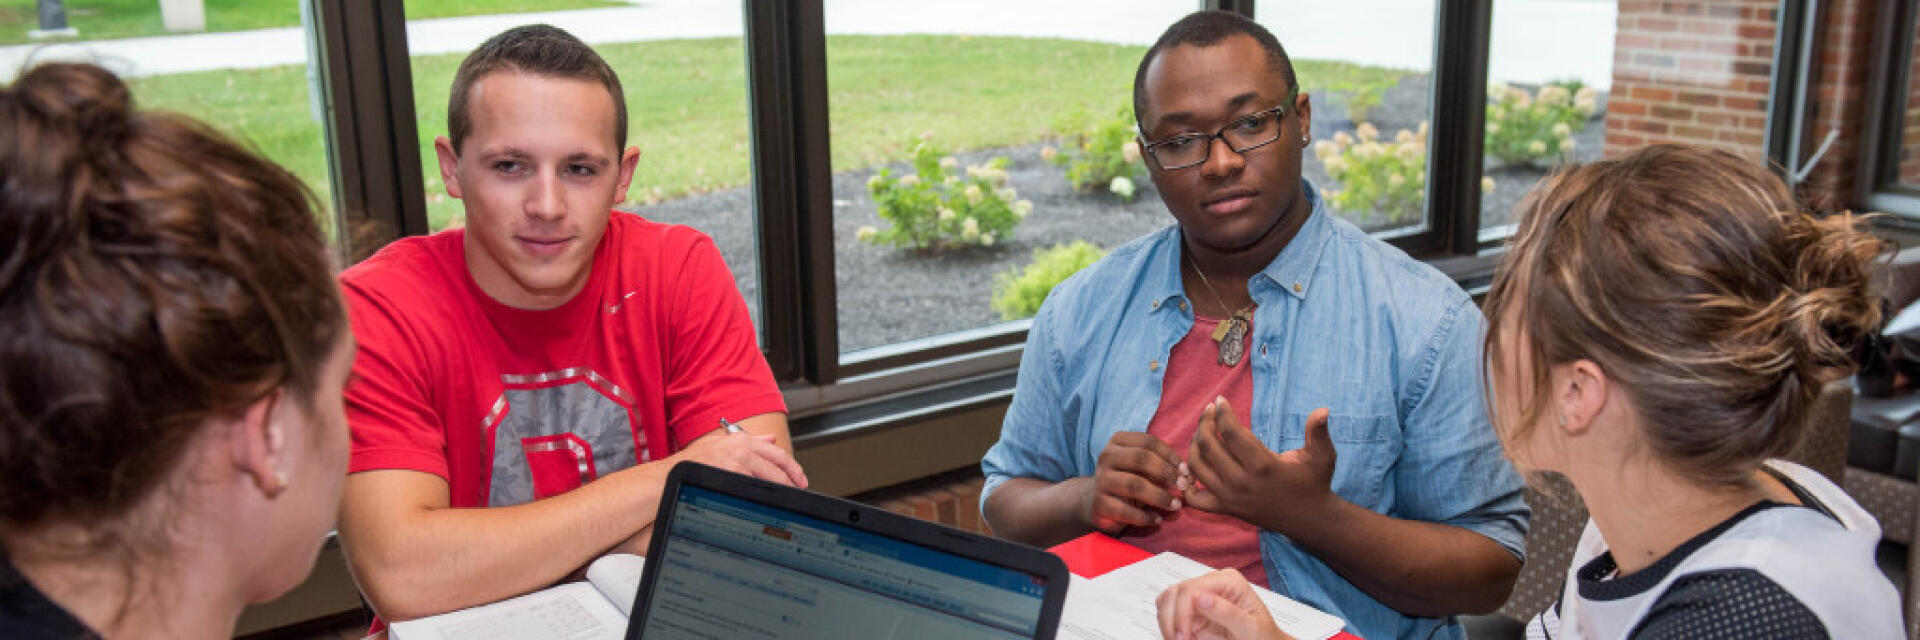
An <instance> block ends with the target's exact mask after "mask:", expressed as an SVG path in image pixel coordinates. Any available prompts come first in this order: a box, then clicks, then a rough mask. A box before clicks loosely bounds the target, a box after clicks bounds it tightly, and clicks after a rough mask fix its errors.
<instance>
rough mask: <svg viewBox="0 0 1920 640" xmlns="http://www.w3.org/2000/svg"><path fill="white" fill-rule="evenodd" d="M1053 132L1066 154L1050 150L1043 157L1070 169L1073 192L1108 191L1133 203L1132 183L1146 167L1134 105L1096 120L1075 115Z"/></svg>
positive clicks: (1086, 116) (1077, 112)
mask: <svg viewBox="0 0 1920 640" xmlns="http://www.w3.org/2000/svg"><path fill="white" fill-rule="evenodd" d="M1054 131H1055V133H1057V134H1059V135H1060V138H1061V144H1063V145H1065V147H1066V151H1065V152H1056V151H1055V150H1054V149H1053V148H1052V147H1047V148H1044V149H1041V150H1040V155H1041V156H1043V157H1045V158H1046V159H1047V161H1048V162H1052V163H1054V164H1057V165H1061V166H1064V167H1066V168H1067V182H1069V183H1071V184H1072V185H1073V190H1075V191H1083V192H1084V191H1093V190H1095V189H1107V190H1108V191H1111V192H1112V193H1113V194H1114V195H1116V196H1119V197H1120V199H1121V200H1125V201H1127V202H1132V201H1133V195H1134V193H1133V182H1134V180H1135V179H1137V178H1139V177H1140V176H1141V175H1142V174H1144V173H1145V172H1146V168H1147V167H1146V165H1145V164H1143V163H1141V161H1140V147H1139V145H1138V144H1137V143H1136V142H1135V140H1134V122H1133V106H1132V105H1121V107H1120V108H1119V109H1118V110H1116V111H1114V113H1113V115H1111V116H1108V117H1105V118H1097V119H1096V118H1094V117H1093V116H1091V115H1089V114H1088V113H1087V112H1086V110H1084V109H1082V110H1079V111H1075V112H1072V113H1070V114H1068V115H1067V116H1066V117H1063V118H1061V119H1060V120H1059V121H1058V122H1055V123H1054Z"/></svg>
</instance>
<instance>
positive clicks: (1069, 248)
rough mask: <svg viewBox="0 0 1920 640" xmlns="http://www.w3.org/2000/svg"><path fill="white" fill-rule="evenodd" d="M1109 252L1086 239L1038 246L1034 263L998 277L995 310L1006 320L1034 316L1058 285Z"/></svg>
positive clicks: (994, 291) (994, 292)
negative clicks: (1046, 246)
mask: <svg viewBox="0 0 1920 640" xmlns="http://www.w3.org/2000/svg"><path fill="white" fill-rule="evenodd" d="M1105 255H1107V252H1106V251H1105V250H1102V249H1101V248H1100V247H1096V246H1094V245H1093V244H1092V243H1089V242H1087V241H1085V240H1075V241H1073V244H1056V245H1053V246H1052V247H1048V248H1046V249H1035V250H1034V251H1033V262H1029V263H1027V266H1025V267H1022V268H1018V269H1015V270H1012V271H1007V272H1005V273H1001V274H1000V275H998V276H995V277H994V282H993V302H992V304H993V310H994V311H998V312H1000V317H1001V318H1002V319H1006V320H1018V319H1021V318H1031V317H1033V314H1036V313H1039V312H1040V303H1041V302H1045V301H1046V299H1047V294H1048V293H1051V292H1052V291H1053V288H1054V287H1055V286H1057V285H1059V284H1060V283H1061V282H1062V281H1065V280H1066V279H1067V276H1071V275H1073V274H1075V273H1079V272H1080V270H1081V269H1085V268H1087V266H1088V265H1091V264H1093V263H1095V262H1099V261H1100V258H1101V257H1102V256H1105Z"/></svg>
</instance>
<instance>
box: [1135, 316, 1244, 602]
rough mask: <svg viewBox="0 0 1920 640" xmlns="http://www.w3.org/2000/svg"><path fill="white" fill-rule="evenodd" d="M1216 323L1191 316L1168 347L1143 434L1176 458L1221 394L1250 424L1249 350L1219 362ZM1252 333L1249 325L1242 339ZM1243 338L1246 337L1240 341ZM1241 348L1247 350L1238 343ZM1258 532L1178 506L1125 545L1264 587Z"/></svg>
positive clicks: (1230, 518) (1239, 417) (1184, 453)
mask: <svg viewBox="0 0 1920 640" xmlns="http://www.w3.org/2000/svg"><path fill="white" fill-rule="evenodd" d="M1219 325H1220V319H1218V318H1209V317H1206V316H1202V315H1199V314H1195V315H1194V322H1193V330H1192V331H1190V332H1188V333H1187V335H1186V337H1184V338H1181V339H1180V343H1179V344H1176V345H1174V346H1173V352H1172V353H1171V354H1169V355H1168V356H1167V363H1166V377H1165V378H1163V379H1162V384H1161V394H1160V408H1159V409H1158V410H1156V411H1155V412H1154V414H1153V421H1152V422H1149V423H1148V424H1147V433H1148V434H1151V435H1153V436H1154V437H1156V438H1159V439H1160V440H1162V441H1164V442H1166V443H1167V445H1168V446H1170V447H1172V448H1173V450H1174V452H1175V453H1177V454H1179V456H1180V459H1182V460H1185V459H1186V457H1187V445H1188V443H1190V442H1192V441H1193V432H1194V430H1196V429H1198V428H1199V426H1200V410H1201V409H1202V408H1204V407H1206V406H1207V403H1209V402H1212V401H1213V399H1214V398H1215V397H1220V396H1224V397H1226V399H1227V403H1228V405H1230V406H1232V408H1233V415H1234V419H1235V420H1237V421H1238V422H1239V424H1240V425H1241V426H1242V427H1245V426H1246V425H1248V424H1251V423H1252V421H1251V420H1249V419H1248V411H1249V410H1250V409H1251V408H1252V406H1253V367H1252V364H1251V362H1252V361H1253V358H1252V353H1251V349H1250V348H1249V349H1245V350H1243V351H1242V353H1245V354H1247V355H1246V356H1245V357H1242V358H1241V359H1240V363H1239V364H1237V365H1234V366H1232V367H1228V366H1226V365H1222V364H1219V362H1218V358H1219V355H1220V345H1219V343H1217V342H1214V341H1213V331H1214V329H1215V328H1216V327H1218V326H1219ZM1252 335H1253V331H1252V327H1251V326H1249V327H1248V330H1247V333H1246V336H1248V337H1250V336H1252ZM1242 339H1243V340H1246V339H1247V338H1246V337H1243V338H1242ZM1243 346H1247V347H1251V345H1250V344H1246V343H1243ZM1259 533H1260V530H1259V528H1257V527H1255V526H1253V525H1251V524H1247V523H1246V522H1244V521H1241V520H1240V519H1238V518H1235V517H1233V516H1229V515H1223V514H1213V513H1207V512H1205V511H1200V510H1198V509H1193V508H1182V509H1180V511H1178V512H1176V513H1172V514H1168V515H1167V516H1166V519H1165V520H1163V521H1162V522H1161V523H1160V525H1159V526H1156V527H1134V528H1132V529H1129V530H1128V531H1127V534H1126V535H1127V537H1128V541H1129V542H1131V543H1133V544H1134V545H1136V546H1138V547H1140V548H1142V549H1146V550H1147V551H1150V552H1153V553H1159V552H1162V551H1173V552H1176V553H1179V554H1181V555H1184V556H1187V557H1189V558H1193V559H1194V560H1196V561H1198V562H1200V563H1201V564H1204V565H1207V566H1209V567H1213V568H1216V569H1226V568H1229V567H1231V568H1234V569H1239V570H1240V574H1241V575H1243V576H1246V578H1247V580H1249V581H1251V582H1253V583H1254V584H1257V585H1261V586H1266V584H1267V569H1266V566H1265V565H1264V564H1262V563H1261V561H1260V537H1259Z"/></svg>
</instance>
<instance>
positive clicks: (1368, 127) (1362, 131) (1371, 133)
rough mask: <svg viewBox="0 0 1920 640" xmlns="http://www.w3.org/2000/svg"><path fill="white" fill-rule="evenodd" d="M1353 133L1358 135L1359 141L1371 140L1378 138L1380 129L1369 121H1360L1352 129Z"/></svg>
mask: <svg viewBox="0 0 1920 640" xmlns="http://www.w3.org/2000/svg"><path fill="white" fill-rule="evenodd" d="M1354 135H1357V136H1360V141H1361V142H1373V141H1375V140H1379V139H1380V130H1379V129H1375V128H1373V123H1371V122H1362V123H1360V126H1359V127H1358V128H1356V129H1354Z"/></svg>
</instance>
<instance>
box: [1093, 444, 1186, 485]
mask: <svg viewBox="0 0 1920 640" xmlns="http://www.w3.org/2000/svg"><path fill="white" fill-rule="evenodd" d="M1098 464H1099V466H1110V467H1112V468H1115V469H1119V470H1121V471H1129V472H1132V473H1135V474H1138V475H1141V476H1144V477H1146V478H1147V479H1148V480H1152V481H1154V482H1156V483H1159V484H1160V485H1161V486H1166V487H1171V486H1173V483H1174V479H1175V478H1177V477H1179V475H1180V474H1179V472H1178V470H1177V469H1175V467H1176V466H1178V465H1179V464H1180V456H1179V454H1176V453H1174V451H1173V447H1169V446H1167V443H1166V442H1164V441H1162V440H1160V439H1159V438H1157V437H1154V436H1153V435H1152V434H1148V433H1142V432H1139V431H1120V432H1118V433H1115V434H1113V437H1112V438H1110V439H1108V440H1107V446H1106V448H1104V449H1102V450H1101V451H1100V460H1099V462H1098Z"/></svg>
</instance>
